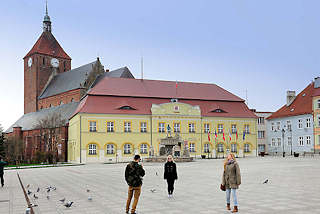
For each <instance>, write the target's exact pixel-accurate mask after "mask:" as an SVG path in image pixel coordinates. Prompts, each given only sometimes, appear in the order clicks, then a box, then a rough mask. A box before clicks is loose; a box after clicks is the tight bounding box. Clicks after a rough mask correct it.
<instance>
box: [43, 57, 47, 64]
mask: <svg viewBox="0 0 320 214" xmlns="http://www.w3.org/2000/svg"><path fill="white" fill-rule="evenodd" d="M45 64H46V59H45V57H43V58H42V65H45Z"/></svg>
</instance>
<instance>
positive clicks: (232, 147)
mask: <svg viewBox="0 0 320 214" xmlns="http://www.w3.org/2000/svg"><path fill="white" fill-rule="evenodd" d="M231 152H237V144H235V143H232V144H231Z"/></svg>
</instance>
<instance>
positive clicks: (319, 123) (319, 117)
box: [318, 115, 320, 127]
mask: <svg viewBox="0 0 320 214" xmlns="http://www.w3.org/2000/svg"><path fill="white" fill-rule="evenodd" d="M318 127H320V115H318Z"/></svg>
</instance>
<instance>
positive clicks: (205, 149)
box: [203, 143, 210, 153]
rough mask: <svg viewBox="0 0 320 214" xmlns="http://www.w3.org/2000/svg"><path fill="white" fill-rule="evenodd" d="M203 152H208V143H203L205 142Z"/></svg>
mask: <svg viewBox="0 0 320 214" xmlns="http://www.w3.org/2000/svg"><path fill="white" fill-rule="evenodd" d="M203 152H204V153H209V152H210V146H209V143H205V144H204V148H203Z"/></svg>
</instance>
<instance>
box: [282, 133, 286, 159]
mask: <svg viewBox="0 0 320 214" xmlns="http://www.w3.org/2000/svg"><path fill="white" fill-rule="evenodd" d="M281 131H282V157H285V156H286V153H285V151H284V133H285V132H286V131H285V130H284V129H282V130H281Z"/></svg>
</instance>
